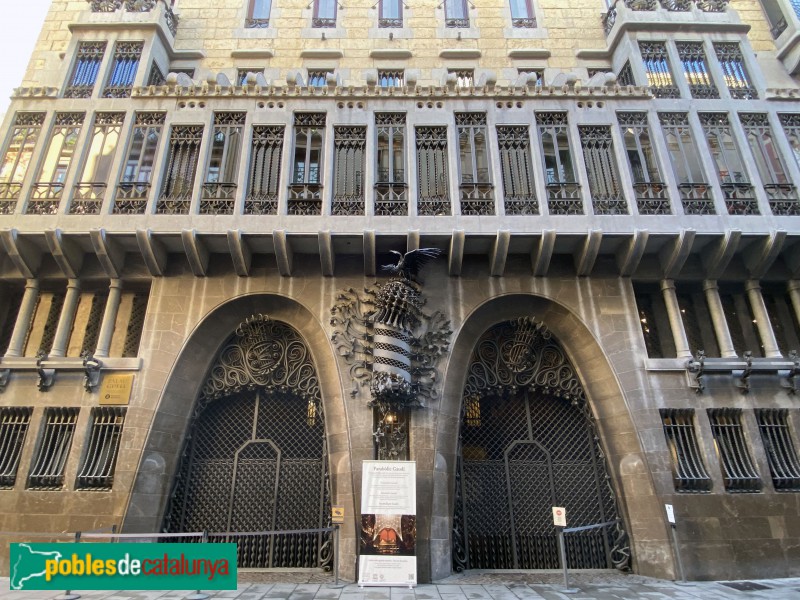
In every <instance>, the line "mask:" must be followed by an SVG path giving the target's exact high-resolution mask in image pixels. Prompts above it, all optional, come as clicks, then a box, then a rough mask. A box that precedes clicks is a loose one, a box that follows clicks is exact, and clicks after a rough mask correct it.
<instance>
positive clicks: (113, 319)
mask: <svg viewBox="0 0 800 600" xmlns="http://www.w3.org/2000/svg"><path fill="white" fill-rule="evenodd" d="M121 298H122V282H121V281H120V280H119V279H112V280H111V283H110V284H109V286H108V300H106V310H105V312H104V313H103V323H102V325H100V334H99V335H98V336H97V349H96V350H95V352H94V355H95V356H96V357H105V356H108V352H109V350H110V349H111V338H112V337H114V326H115V325H116V323H117V312H118V311H119V302H120V300H121Z"/></svg>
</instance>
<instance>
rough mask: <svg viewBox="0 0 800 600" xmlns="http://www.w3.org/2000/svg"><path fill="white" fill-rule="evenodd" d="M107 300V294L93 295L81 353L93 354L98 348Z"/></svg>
mask: <svg viewBox="0 0 800 600" xmlns="http://www.w3.org/2000/svg"><path fill="white" fill-rule="evenodd" d="M107 300H108V295H107V294H94V295H93V296H92V307H91V308H90V309H89V319H88V320H87V322H86V329H85V331H84V334H83V343H82V344H81V355H83V354H84V353H89V354H93V353H94V351H95V349H96V348H97V338H98V337H100V325H101V324H102V322H103V314H104V313H105V312H106V301H107Z"/></svg>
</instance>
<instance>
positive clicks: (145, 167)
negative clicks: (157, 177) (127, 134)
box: [114, 112, 165, 215]
mask: <svg viewBox="0 0 800 600" xmlns="http://www.w3.org/2000/svg"><path fill="white" fill-rule="evenodd" d="M164 119H165V113H160V112H141V113H136V121H135V125H134V128H133V134H132V135H131V141H130V145H129V146H128V154H127V158H126V159H125V166H124V171H123V174H122V181H121V182H120V183H119V186H118V187H117V196H116V198H115V201H114V213H115V214H138V215H141V214H144V212H145V209H146V208H147V197H148V196H149V194H150V183H151V180H152V177H153V165H154V162H155V157H156V153H157V152H158V144H159V142H160V140H161V129H162V128H163V127H164Z"/></svg>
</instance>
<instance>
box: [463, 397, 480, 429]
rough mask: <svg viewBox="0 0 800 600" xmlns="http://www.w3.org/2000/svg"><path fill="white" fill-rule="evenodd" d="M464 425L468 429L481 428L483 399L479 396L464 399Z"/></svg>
mask: <svg viewBox="0 0 800 600" xmlns="http://www.w3.org/2000/svg"><path fill="white" fill-rule="evenodd" d="M464 424H465V425H466V426H467V427H480V426H481V397H480V396H479V395H478V394H471V395H469V396H467V397H465V398H464Z"/></svg>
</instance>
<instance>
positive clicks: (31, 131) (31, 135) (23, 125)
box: [0, 113, 44, 215]
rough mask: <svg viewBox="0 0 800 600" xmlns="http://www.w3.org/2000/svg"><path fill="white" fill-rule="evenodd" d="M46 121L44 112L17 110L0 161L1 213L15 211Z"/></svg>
mask: <svg viewBox="0 0 800 600" xmlns="http://www.w3.org/2000/svg"><path fill="white" fill-rule="evenodd" d="M43 123H44V113H17V114H16V115H15V117H14V125H13V127H12V129H11V135H10V136H9V138H8V142H7V144H6V147H5V150H4V151H3V158H2V161H1V162H0V199H5V200H8V202H2V201H0V214H6V215H7V214H12V213H13V212H14V209H15V208H16V204H17V203H16V201H17V200H18V199H19V194H20V192H21V191H22V182H23V181H24V179H25V174H26V173H27V171H28V165H30V163H31V157H32V156H33V150H34V148H35V147H36V140H38V139H39V133H40V132H41V130H42V124H43Z"/></svg>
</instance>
